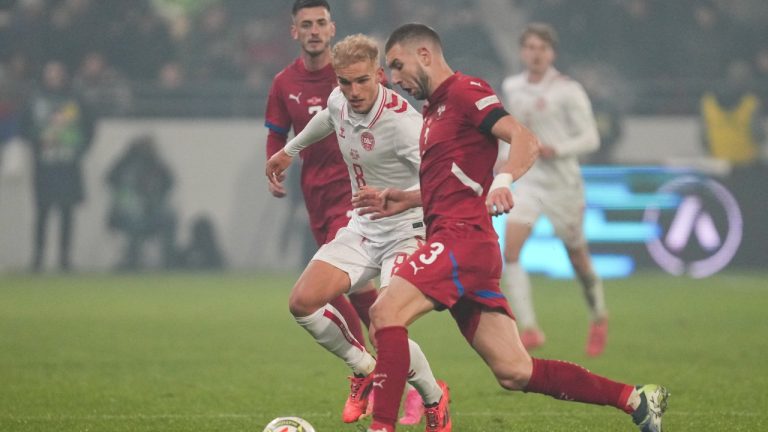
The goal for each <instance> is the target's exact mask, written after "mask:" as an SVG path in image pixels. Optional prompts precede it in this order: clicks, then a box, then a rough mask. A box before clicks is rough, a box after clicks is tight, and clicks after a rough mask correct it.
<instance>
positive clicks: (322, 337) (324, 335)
mask: <svg viewBox="0 0 768 432" xmlns="http://www.w3.org/2000/svg"><path fill="white" fill-rule="evenodd" d="M296 322H297V323H299V325H300V326H302V327H304V329H306V330H307V331H308V332H309V334H311V335H312V337H313V338H315V340H316V341H317V343H319V344H320V345H322V346H323V347H325V349H327V350H328V351H330V352H332V353H333V354H336V356H337V357H339V358H341V359H342V360H344V362H345V363H346V364H347V366H349V367H350V368H352V371H353V372H354V373H355V374H358V375H368V374H369V373H371V372H373V369H374V367H376V360H375V359H374V358H373V356H372V355H371V354H370V353H368V351H367V350H366V349H365V347H364V346H363V345H362V344H361V343H360V342H359V341H358V340H357V339H355V337H354V336H352V334H351V333H350V332H349V328H348V327H347V323H346V321H344V318H343V317H342V316H341V314H340V313H339V311H337V310H336V308H334V307H333V306H331V305H330V304H327V305H325V306H324V307H322V308H320V309H318V310H317V311H315V313H313V314H312V315H309V316H305V317H296Z"/></svg>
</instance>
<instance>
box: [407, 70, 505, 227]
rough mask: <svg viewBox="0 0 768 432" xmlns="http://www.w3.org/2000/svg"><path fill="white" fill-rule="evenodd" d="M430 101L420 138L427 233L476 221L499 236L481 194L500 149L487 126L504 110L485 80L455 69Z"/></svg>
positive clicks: (502, 113)
mask: <svg viewBox="0 0 768 432" xmlns="http://www.w3.org/2000/svg"><path fill="white" fill-rule="evenodd" d="M428 101H429V104H428V105H427V107H426V108H425V110H424V126H423V127H422V130H421V140H420V143H419V145H420V150H421V168H420V170H419V177H420V180H421V198H422V205H423V207H424V222H425V223H426V224H427V239H429V238H430V236H431V235H432V234H434V233H435V231H437V230H439V229H440V228H441V227H445V226H446V224H455V223H456V222H459V223H465V224H468V225H473V226H475V227H477V228H478V229H479V231H478V234H479V236H480V237H485V238H492V239H497V238H498V237H497V236H496V232H495V231H494V229H493V225H492V223H491V217H490V215H489V214H488V210H487V209H486V207H485V198H486V196H487V194H488V189H489V188H490V186H491V183H492V182H493V165H494V163H495V162H496V156H497V153H498V141H497V139H496V138H495V137H494V136H493V135H491V132H490V130H491V128H492V127H493V125H494V124H495V123H496V121H497V120H498V119H499V118H501V116H502V115H505V114H506V112H505V111H503V110H504V107H503V106H502V104H501V102H500V101H499V98H498V97H497V96H496V94H495V93H494V91H493V89H492V88H491V86H489V85H488V83H486V82H485V81H483V80H481V79H479V78H475V77H471V76H467V75H463V74H461V73H459V72H456V73H455V74H453V76H451V77H450V78H448V79H447V80H445V82H443V83H442V84H441V85H440V86H439V87H438V88H437V89H436V90H435V91H434V92H433V93H432V95H431V96H430V97H429V100H428ZM480 233H483V234H484V235H483V234H480Z"/></svg>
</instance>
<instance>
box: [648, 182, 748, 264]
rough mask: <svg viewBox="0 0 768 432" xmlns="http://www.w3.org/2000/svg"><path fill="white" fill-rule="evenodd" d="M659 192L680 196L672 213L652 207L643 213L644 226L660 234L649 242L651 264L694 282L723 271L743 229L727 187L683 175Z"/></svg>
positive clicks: (663, 186)
mask: <svg viewBox="0 0 768 432" xmlns="http://www.w3.org/2000/svg"><path fill="white" fill-rule="evenodd" d="M659 192H660V193H664V194H677V195H679V196H680V205H679V206H677V208H676V209H674V210H673V211H672V212H669V211H664V209H662V208H661V207H660V206H649V207H647V208H646V210H645V212H644V214H643V220H644V221H645V222H646V223H650V224H657V225H658V226H659V230H660V231H659V235H658V236H657V237H655V238H653V239H651V240H649V241H647V242H646V247H647V249H648V252H649V253H650V254H651V257H652V258H653V260H654V261H656V263H657V264H658V265H659V266H660V267H661V268H662V269H664V270H665V271H667V272H669V273H671V274H674V275H682V274H686V273H687V274H689V275H690V276H692V277H694V278H703V277H707V276H710V275H713V274H715V273H717V272H719V271H720V270H722V269H723V268H725V266H727V265H728V263H729V262H731V259H733V257H734V255H736V251H737V250H738V248H739V245H740V244H741V239H742V231H743V219H742V216H741V210H740V209H739V205H738V203H737V202H736V199H735V198H734V197H733V195H732V194H731V193H730V192H729V191H728V189H726V188H725V187H724V186H723V185H721V184H720V183H718V182H717V181H715V180H712V179H704V178H701V177H697V176H683V177H679V178H676V179H673V180H671V181H669V182H667V183H666V184H664V185H662V186H661V187H660V188H659ZM718 222H720V223H719V224H718ZM690 249H695V250H696V252H697V253H695V254H692V253H691V252H690ZM691 255H698V256H693V257H692V256H691Z"/></svg>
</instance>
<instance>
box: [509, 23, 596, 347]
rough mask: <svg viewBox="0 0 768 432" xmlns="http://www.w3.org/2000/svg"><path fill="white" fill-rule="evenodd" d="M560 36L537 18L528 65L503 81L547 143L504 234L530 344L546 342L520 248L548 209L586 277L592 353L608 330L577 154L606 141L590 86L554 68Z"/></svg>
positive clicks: (527, 39) (516, 303)
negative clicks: (587, 232) (591, 252)
mask: <svg viewBox="0 0 768 432" xmlns="http://www.w3.org/2000/svg"><path fill="white" fill-rule="evenodd" d="M556 49H557V34H556V33H555V31H554V29H553V28H552V27H550V26H549V25H547V24H542V23H533V24H530V25H528V26H527V27H526V29H525V31H524V32H523V34H522V36H521V38H520V56H521V58H522V61H523V63H524V64H525V68H526V70H525V71H524V72H523V73H520V74H518V75H513V76H510V77H508V78H507V79H505V80H504V83H503V84H502V91H503V93H504V99H505V100H504V105H505V106H506V107H507V108H508V109H509V112H510V114H512V115H513V116H514V117H515V118H517V119H519V120H520V122H521V123H523V124H524V125H525V126H526V127H528V128H529V129H530V130H531V131H533V132H534V133H535V134H536V136H537V137H538V138H539V140H540V141H541V151H540V154H539V159H538V160H537V161H536V163H534V164H533V166H532V167H531V169H530V170H529V171H528V173H527V174H526V175H525V176H524V177H523V178H521V179H520V180H519V181H517V182H516V189H515V206H514V208H512V210H511V211H510V212H509V216H508V217H507V229H506V234H505V237H504V242H505V248H504V260H505V262H506V290H505V292H506V293H507V295H508V296H509V300H510V304H511V305H512V308H513V309H514V311H515V316H516V317H517V319H518V323H519V325H520V329H521V332H520V338H521V339H522V341H523V345H525V347H526V348H527V349H529V350H530V349H533V348H536V347H539V346H541V345H542V344H543V343H544V339H545V337H544V333H543V332H542V331H541V329H540V328H539V325H538V323H537V322H536V314H535V312H534V309H533V299H532V296H531V282H530V279H529V278H528V274H527V272H526V271H525V269H524V268H523V266H522V265H521V264H520V251H521V249H522V248H523V244H524V243H525V241H526V239H528V237H529V236H530V235H531V230H532V229H533V226H534V225H535V224H536V221H537V220H538V219H539V217H540V216H541V215H542V214H543V215H546V216H547V218H548V219H549V220H550V222H551V223H552V225H553V226H554V229H555V235H557V236H558V237H559V238H560V239H561V240H562V241H563V243H564V244H565V248H566V250H567V251H568V258H569V259H570V261H571V264H572V266H573V269H574V270H575V271H576V275H577V276H578V278H579V281H580V282H581V286H582V288H583V290H584V297H585V298H586V301H587V306H588V307H589V312H590V314H591V323H590V329H589V336H588V339H587V346H586V352H587V355H590V356H597V355H600V354H601V353H602V352H603V349H604V348H605V342H606V338H607V331H608V312H607V310H606V307H605V295H604V293H603V283H602V281H601V279H600V277H599V276H598V275H597V273H595V270H594V268H593V267H592V260H591V258H590V255H589V248H588V247H587V241H586V238H585V237H584V228H583V225H584V206H585V198H584V185H583V180H582V177H581V169H580V168H579V160H578V157H579V156H581V155H583V154H586V153H589V152H592V151H594V150H596V149H597V148H598V147H599V145H600V137H599V133H598V130H597V124H596V122H595V117H594V115H593V114H592V107H591V105H590V102H589V98H588V97H587V93H586V92H585V91H584V88H583V87H582V86H581V85H580V84H579V83H578V82H576V81H574V80H572V79H570V78H569V77H567V76H565V75H562V74H561V73H560V72H558V70H557V69H555V68H554V66H553V62H554V60H555V55H556Z"/></svg>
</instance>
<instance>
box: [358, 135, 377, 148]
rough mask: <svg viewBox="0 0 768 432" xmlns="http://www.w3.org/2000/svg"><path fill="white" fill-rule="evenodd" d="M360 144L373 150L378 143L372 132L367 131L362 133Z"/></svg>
mask: <svg viewBox="0 0 768 432" xmlns="http://www.w3.org/2000/svg"><path fill="white" fill-rule="evenodd" d="M360 144H362V146H363V148H364V149H365V150H367V151H371V150H373V146H374V145H376V139H375V138H374V137H373V134H372V133H371V132H369V131H365V132H363V133H361V134H360Z"/></svg>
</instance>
